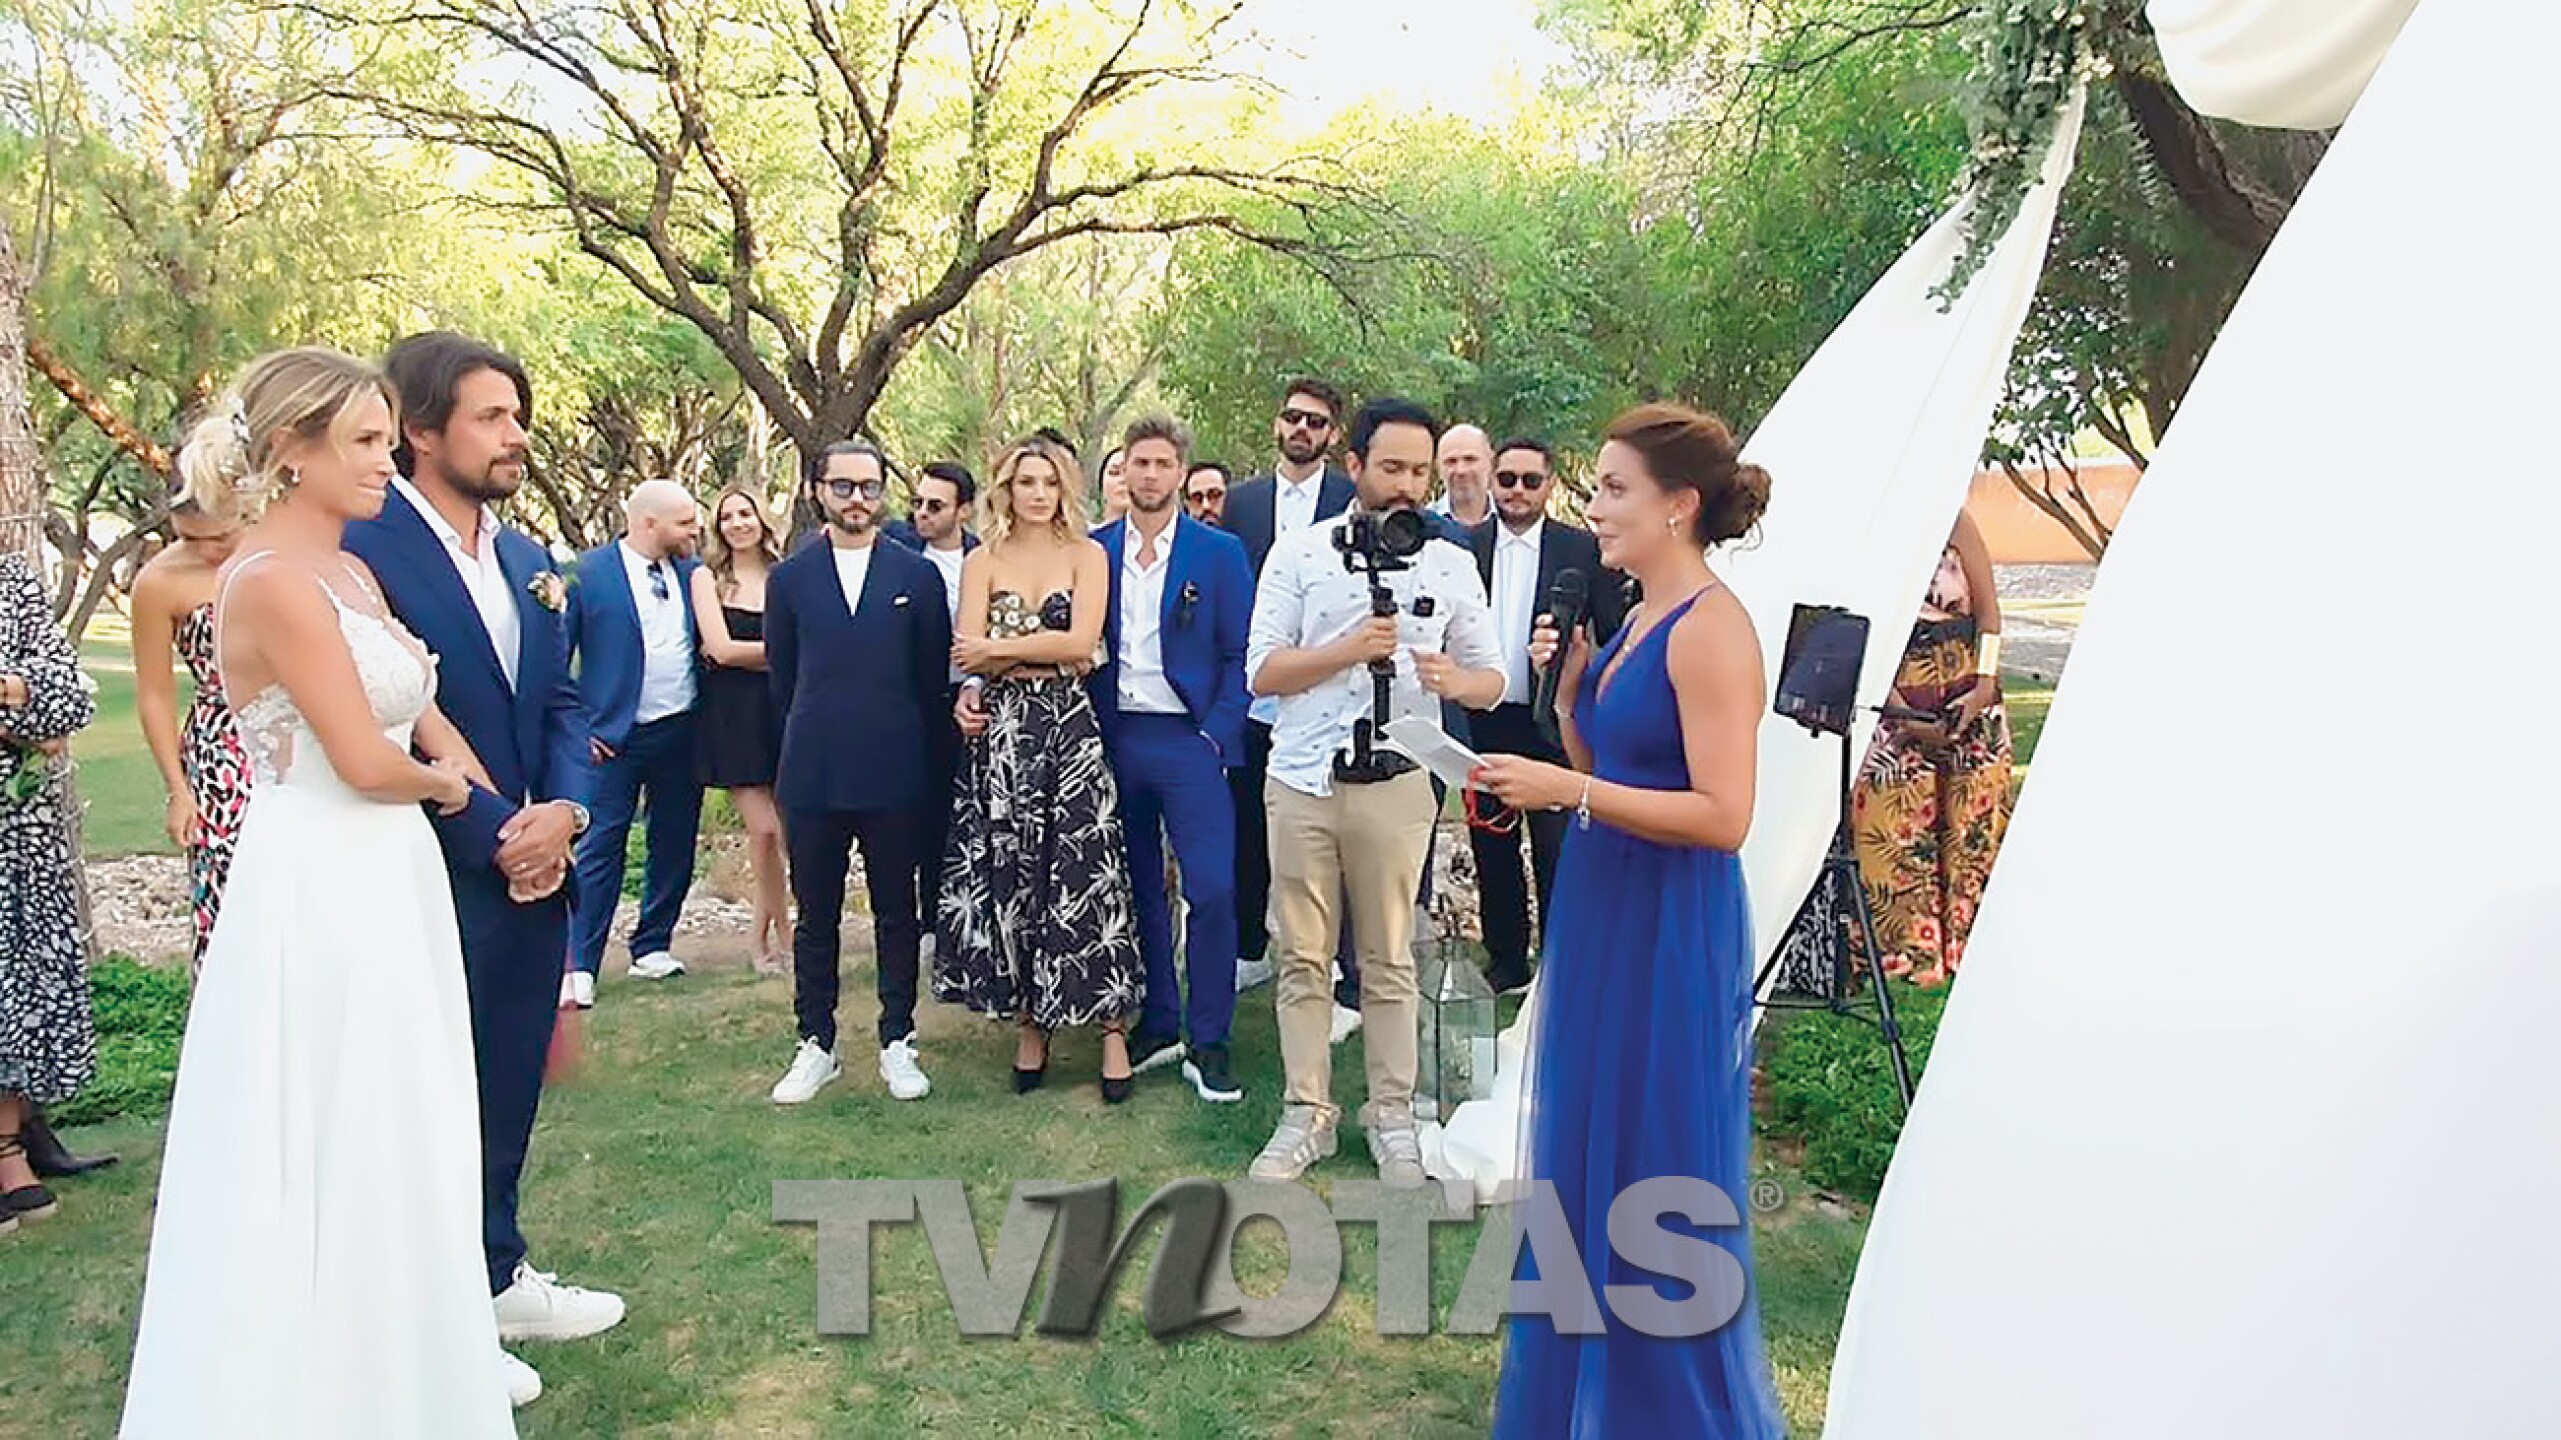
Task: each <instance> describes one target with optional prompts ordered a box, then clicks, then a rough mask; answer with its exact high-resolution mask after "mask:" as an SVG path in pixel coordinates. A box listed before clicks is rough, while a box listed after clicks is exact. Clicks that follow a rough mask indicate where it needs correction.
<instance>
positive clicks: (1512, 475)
mask: <svg viewBox="0 0 2561 1440" xmlns="http://www.w3.org/2000/svg"><path fill="white" fill-rule="evenodd" d="M1494 483H1495V484H1497V485H1500V486H1502V487H1503V488H1504V489H1506V490H1535V489H1537V488H1538V487H1539V486H1541V485H1544V484H1546V483H1547V477H1546V476H1544V475H1541V474H1539V473H1538V472H1537V471H1535V470H1497V471H1495V472H1494Z"/></svg>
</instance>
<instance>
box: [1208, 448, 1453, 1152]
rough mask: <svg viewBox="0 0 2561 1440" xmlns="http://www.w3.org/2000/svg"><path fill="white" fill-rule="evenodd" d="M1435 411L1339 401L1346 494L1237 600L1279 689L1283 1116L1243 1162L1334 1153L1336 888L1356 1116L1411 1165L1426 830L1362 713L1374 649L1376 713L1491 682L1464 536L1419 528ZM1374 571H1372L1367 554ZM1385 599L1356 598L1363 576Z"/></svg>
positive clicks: (1429, 712) (1400, 772) (1411, 784)
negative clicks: (1363, 1080) (1356, 1056)
mask: <svg viewBox="0 0 2561 1440" xmlns="http://www.w3.org/2000/svg"><path fill="white" fill-rule="evenodd" d="M1439 432H1440V424H1439V422H1438V421H1436V420H1434V419H1433V418H1432V415H1431V413H1430V412H1429V411H1427V410H1424V409H1423V408H1422V407H1421V406H1419V405H1416V404H1414V403H1413V402H1411V401H1407V400H1392V399H1391V400H1374V401H1372V402H1370V403H1369V404H1368V405H1365V406H1363V407H1362V408H1361V410H1360V413H1359V414H1357V415H1356V416H1354V417H1353V419H1352V424H1351V431H1350V435H1349V443H1350V453H1349V460H1350V465H1349V467H1348V468H1349V470H1350V474H1351V478H1352V483H1353V486H1354V487H1355V489H1356V491H1357V497H1358V498H1357V504H1356V505H1355V507H1354V508H1353V509H1351V510H1349V511H1347V512H1345V513H1344V514H1343V515H1342V516H1341V517H1340V518H1338V519H1336V520H1334V521H1332V522H1330V523H1327V524H1322V525H1316V526H1311V527H1309V528H1307V529H1304V530H1300V531H1297V532H1295V533H1293V534H1290V535H1286V536H1283V537H1282V538H1281V539H1280V540H1278V541H1277V542H1276V543H1275V544H1274V545H1273V547H1272V552H1271V557H1270V559H1269V560H1268V561H1267V562H1266V564H1265V566H1264V569H1263V576H1262V583H1261V586H1260V588H1259V590H1258V591H1257V593H1256V595H1255V600H1254V623H1253V628H1252V633H1251V636H1250V638H1249V639H1248V640H1247V642H1246V654H1245V671H1246V674H1247V675H1248V676H1249V677H1250V683H1251V685H1252V687H1253V691H1254V693H1255V694H1257V695H1272V696H1278V697H1280V714H1279V718H1278V720H1277V721H1276V722H1275V723H1274V725H1273V727H1272V754H1271V763H1270V770H1269V776H1268V778H1267V779H1266V780H1265V781H1264V796H1263V798H1264V805H1265V809H1266V811H1267V813H1268V814H1269V816H1270V826H1271V834H1270V839H1271V856H1272V902H1273V909H1274V910H1275V911H1276V912H1277V914H1278V917H1279V921H1280V925H1279V928H1280V934H1279V935H1278V936H1277V937H1276V938H1277V940H1278V942H1279V945H1278V950H1279V954H1280V971H1279V976H1278V983H1277V986H1276V1003H1277V1007H1278V1010H1279V1015H1280V1035H1281V1062H1282V1065H1283V1067H1284V1069H1285V1070H1286V1072H1287V1077H1288V1080H1287V1093H1286V1095H1285V1096H1284V1105H1283V1109H1282V1112H1281V1123H1280V1128H1279V1129H1278V1130H1276V1131H1274V1132H1273V1134H1272V1138H1271V1143H1269V1144H1268V1145H1265V1146H1264V1147H1263V1151H1262V1153H1261V1154H1260V1155H1257V1156H1256V1157H1255V1158H1254V1163H1253V1166H1252V1169H1251V1172H1250V1173H1251V1174H1252V1175H1253V1176H1254V1178H1256V1179H1263V1180H1295V1179H1297V1178H1298V1177H1299V1176H1300V1175H1301V1174H1303V1173H1304V1172H1305V1171H1306V1170H1307V1168H1308V1167H1309V1166H1311V1165H1313V1164H1315V1163H1316V1162H1317V1161H1320V1160H1322V1159H1324V1158H1325V1157H1327V1156H1329V1155H1331V1154H1333V1153H1334V1146H1335V1128H1336V1125H1337V1122H1338V1120H1339V1118H1340V1116H1341V1112H1340V1111H1339V1110H1338V1109H1337V1108H1336V1107H1335V1106H1334V1105H1333V1103H1332V1100H1331V1088H1332V1087H1331V1079H1332V1063H1331V1056H1330V1031H1331V1028H1332V1020H1333V995H1332V990H1331V987H1330V985H1329V983H1328V974H1327V972H1328V970H1329V969H1330V968H1331V964H1332V961H1333V958H1334V957H1333V949H1334V938H1335V930H1336V922H1337V919H1338V915H1337V906H1338V905H1339V904H1340V903H1341V900H1340V898H1339V897H1341V896H1342V895H1343V894H1344V893H1345V892H1346V890H1348V893H1349V897H1350V905H1351V912H1352V913H1351V920H1352V932H1353V937H1354V941H1355V944H1356V946H1357V948H1358V951H1359V955H1360V969H1361V982H1362V983H1361V1014H1362V1032H1363V1041H1362V1046H1363V1050H1364V1056H1365V1059H1366V1061H1367V1065H1368V1071H1369V1103H1368V1104H1367V1106H1365V1107H1364V1109H1363V1112H1362V1120H1361V1127H1362V1129H1363V1130H1365V1131H1366V1132H1367V1133H1368V1137H1369V1149H1370V1156H1371V1158H1372V1159H1374V1160H1375V1161H1377V1163H1378V1173H1379V1179H1380V1180H1381V1181H1383V1182H1385V1183H1386V1184H1389V1185H1393V1186H1400V1187H1411V1186H1419V1185H1421V1184H1422V1183H1423V1163H1422V1149H1421V1146H1420V1144H1419V1143H1418V1142H1417V1139H1416V1136H1415V1133H1414V1110H1413V1103H1414V1075H1415V1065H1416V1048H1417V1039H1416V1036H1417V1031H1416V1025H1417V1009H1418V1006H1417V995H1416V986H1415V977H1414V955H1413V950H1412V945H1411V942H1412V939H1413V929H1414V892H1415V886H1416V884H1417V883H1418V882H1419V881H1420V879H1421V876H1422V867H1423V861H1424V856H1425V854H1426V853H1427V851H1428V849H1429V846H1430V842H1431V834H1432V822H1433V818H1434V814H1433V812H1434V805H1433V797H1432V783H1431V777H1430V775H1429V774H1428V773H1427V772H1425V771H1424V770H1423V768H1422V767H1421V766H1420V765H1419V764H1417V763H1416V762H1415V761H1414V760H1413V758H1412V757H1410V756H1407V755H1405V754H1403V753H1401V752H1399V751H1398V750H1397V749H1395V747H1393V746H1391V745H1389V744H1388V743H1387V741H1386V740H1385V738H1384V737H1383V736H1378V737H1375V743H1374V744H1372V745H1370V746H1368V747H1366V751H1365V753H1364V747H1363V746H1362V745H1361V744H1360V743H1359V741H1358V740H1357V739H1356V732H1359V733H1360V734H1361V735H1363V736H1366V735H1367V732H1368V730H1369V727H1370V724H1371V722H1372V720H1373V719H1374V718H1376V717H1374V716H1373V709H1374V701H1375V688H1374V685H1373V676H1372V672H1371V670H1370V668H1369V667H1370V665H1371V663H1372V662H1384V663H1389V664H1392V665H1393V667H1394V681H1393V685H1392V687H1391V695H1390V703H1389V706H1388V713H1387V715H1386V716H1385V717H1384V718H1386V719H1390V720H1393V719H1399V718H1403V717H1406V716H1414V717H1420V718H1426V719H1431V718H1436V717H1437V716H1438V713H1439V702H1440V701H1441V700H1454V701H1456V702H1458V703H1460V704H1462V705H1466V706H1468V707H1470V708H1471V709H1478V710H1482V709H1485V708H1487V707H1488V706H1491V705H1493V704H1494V703H1495V702H1496V701H1498V700H1500V699H1501V698H1502V695H1503V678H1504V677H1503V669H1502V665H1503V660H1502V654H1501V651H1500V648H1499V647H1498V645H1497V644H1496V642H1495V636H1494V622H1493V617H1492V615H1491V613H1490V612H1489V610H1488V609H1487V606H1486V601H1485V583H1484V581H1482V580H1481V579H1479V578H1478V577H1477V573H1476V565H1475V562H1474V561H1473V559H1471V558H1470V556H1469V555H1468V552H1467V551H1466V550H1464V549H1462V548H1460V547H1459V546H1457V545H1454V544H1452V543H1450V542H1449V541H1447V540H1444V539H1437V538H1427V537H1428V536H1430V535H1431V533H1432V531H1431V528H1430V527H1429V526H1427V525H1426V524H1425V523H1424V521H1425V518H1426V517H1425V516H1424V515H1423V514H1422V513H1421V510H1420V506H1421V505H1422V502H1423V497H1424V496H1425V495H1426V494H1428V493H1429V492H1430V487H1431V478H1432V451H1433V446H1434V444H1435V442H1436V441H1437V440H1438V438H1439ZM1374 571H1375V572H1376V573H1375V574H1374V575H1373V572H1374ZM1373 583H1376V584H1378V585H1381V586H1383V587H1384V589H1385V590H1386V592H1387V594H1388V595H1389V596H1391V597H1393V599H1394V602H1395V606H1396V614H1395V615H1394V616H1393V617H1392V618H1389V617H1384V616H1378V615H1375V614H1374V613H1373V607H1372V597H1371V587H1372V584H1373Z"/></svg>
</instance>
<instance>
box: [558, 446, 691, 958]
mask: <svg viewBox="0 0 2561 1440" xmlns="http://www.w3.org/2000/svg"><path fill="white" fill-rule="evenodd" d="M624 515H625V516H626V523H625V528H624V531H623V534H622V537H621V538H620V539H618V540H614V541H611V542H608V543H607V544H604V545H600V546H598V547H596V548H595V549H593V550H590V551H588V552H587V553H586V554H584V555H582V556H580V557H579V558H578V568H577V570H576V571H575V572H574V574H573V577H572V580H571V583H570V585H569V598H568V631H569V645H570V653H571V655H572V656H573V657H574V658H575V665H576V673H577V676H578V696H579V699H580V700H581V701H582V702H584V704H585V705H586V707H587V718H588V722H589V725H590V734H591V736H592V738H591V739H590V740H589V741H588V742H587V746H588V753H589V755H590V757H591V758H592V759H593V761H594V762H595V767H596V788H595V794H594V798H593V800H592V801H591V802H590V804H589V806H588V811H589V824H588V828H587V833H586V834H584V835H581V836H580V837H578V856H577V878H576V879H575V881H574V882H573V883H574V885H575V889H574V890H573V892H572V894H573V897H574V898H573V901H572V904H571V913H570V945H569V959H570V974H569V976H568V977H567V989H568V991H569V1000H570V1003H572V1004H574V1005H577V1006H579V1007H580V1008H585V1007H587V1006H591V1005H593V1004H595V1003H596V975H597V972H598V971H599V970H601V969H602V968H603V967H604V962H605V940H606V937H607V935H608V934H609V933H610V932H611V931H612V929H613V922H614V910H615V906H616V905H617V903H618V902H620V900H621V899H622V877H623V865H624V856H625V853H626V850H625V847H626V845H627V844H628V842H629V841H630V839H631V825H632V821H633V819H634V817H635V816H637V815H638V814H639V813H640V812H641V811H642V810H643V809H644V808H645V809H646V810H647V811H648V815H649V831H648V836H647V840H646V855H647V860H646V869H645V870H644V872H643V877H644V878H643V880H642V882H641V890H640V917H639V920H638V922H637V923H636V924H635V925H634V926H633V928H632V932H631V975H632V978H633V979H635V980H664V979H666V978H668V977H669V976H672V975H681V974H683V973H685V966H684V962H683V961H681V960H678V959H677V958H676V957H675V954H674V953H673V952H674V947H675V941H676V917H677V916H678V914H680V913H681V912H682V911H683V909H684V905H685V894H686V892H687V891H689V890H691V889H692V888H693V883H694V840H695V836H696V834H697V832H698V830H699V828H700V826H701V823H702V784H701V782H700V781H698V780H697V779H696V778H695V772H694V692H695V675H696V671H697V670H698V668H699V666H700V657H701V653H702V641H701V639H700V637H699V636H698V635H697V634H696V633H695V630H694V607H693V604H692V601H691V598H690V597H691V596H692V594H693V591H692V590H691V588H690V585H691V581H692V578H693V570H694V566H695V564H696V563H697V562H696V561H695V560H694V558H693V555H694V551H695V549H696V548H697V547H698V546H699V545H700V544H701V543H702V507H701V506H700V505H697V504H695V503H694V497H693V495H692V494H691V493H690V492H688V491H687V490H686V489H685V487H683V486H682V485H679V484H677V483H676V482H674V481H672V480H651V481H649V482H647V483H645V484H643V485H642V486H641V487H640V488H639V489H637V490H634V491H633V492H632V494H631V499H630V500H629V501H627V502H626V503H625V505H624Z"/></svg>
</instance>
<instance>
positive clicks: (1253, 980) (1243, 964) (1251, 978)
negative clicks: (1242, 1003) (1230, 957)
mask: <svg viewBox="0 0 2561 1440" xmlns="http://www.w3.org/2000/svg"><path fill="white" fill-rule="evenodd" d="M1270 983H1272V962H1271V961H1269V960H1241V959H1240V960H1238V961H1237V962H1236V993H1237V994H1239V995H1242V994H1244V993H1245V992H1246V991H1248V990H1251V989H1253V988H1254V987H1255V986H1257V985H1269V984H1270Z"/></svg>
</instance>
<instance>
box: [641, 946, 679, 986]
mask: <svg viewBox="0 0 2561 1440" xmlns="http://www.w3.org/2000/svg"><path fill="white" fill-rule="evenodd" d="M684 973H685V962H684V961H682V960H679V959H677V958H676V957H675V956H673V955H670V954H668V953H667V952H666V951H664V950H653V951H651V952H650V953H649V954H646V955H634V956H633V957H631V978H632V979H634V980H664V979H666V978H668V977H669V976H671V975H682V974H684Z"/></svg>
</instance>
